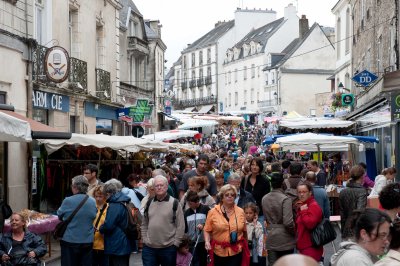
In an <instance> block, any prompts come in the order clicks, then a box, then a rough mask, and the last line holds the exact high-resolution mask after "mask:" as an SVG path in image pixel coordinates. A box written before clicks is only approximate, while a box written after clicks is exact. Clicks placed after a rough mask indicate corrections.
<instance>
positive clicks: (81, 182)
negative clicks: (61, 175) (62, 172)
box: [72, 175, 89, 194]
mask: <svg viewBox="0 0 400 266" xmlns="http://www.w3.org/2000/svg"><path fill="white" fill-rule="evenodd" d="M72 186H74V188H76V190H78V193H81V194H86V193H87V191H88V187H89V181H88V180H87V178H86V177H84V176H83V175H77V176H75V177H73V178H72Z"/></svg>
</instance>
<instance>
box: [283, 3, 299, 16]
mask: <svg viewBox="0 0 400 266" xmlns="http://www.w3.org/2000/svg"><path fill="white" fill-rule="evenodd" d="M283 13H284V18H285V19H289V18H290V17H295V16H297V11H296V7H295V6H294V5H293V4H289V5H288V6H287V7H285V9H284V12H283Z"/></svg>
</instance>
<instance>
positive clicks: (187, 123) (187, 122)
mask: <svg viewBox="0 0 400 266" xmlns="http://www.w3.org/2000/svg"><path fill="white" fill-rule="evenodd" d="M181 122H183V124H182V125H180V126H178V129H190V128H198V127H212V126H215V125H218V122H217V121H212V120H201V119H182V120H181Z"/></svg>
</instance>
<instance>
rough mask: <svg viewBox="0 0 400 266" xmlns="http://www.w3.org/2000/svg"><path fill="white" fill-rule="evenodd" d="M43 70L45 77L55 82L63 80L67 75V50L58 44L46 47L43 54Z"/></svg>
mask: <svg viewBox="0 0 400 266" xmlns="http://www.w3.org/2000/svg"><path fill="white" fill-rule="evenodd" d="M44 71H45V73H46V77H47V78H48V79H49V80H51V81H53V82H55V83H61V82H63V81H65V80H66V79H67V78H68V75H69V56H68V52H67V51H66V50H65V49H64V48H62V47H60V46H53V47H51V48H49V49H47V51H46V54H45V56H44Z"/></svg>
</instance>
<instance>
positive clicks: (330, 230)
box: [311, 218, 336, 247]
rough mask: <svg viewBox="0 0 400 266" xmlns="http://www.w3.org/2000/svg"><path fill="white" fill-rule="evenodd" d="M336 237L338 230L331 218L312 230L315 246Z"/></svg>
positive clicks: (323, 220)
mask: <svg viewBox="0 0 400 266" xmlns="http://www.w3.org/2000/svg"><path fill="white" fill-rule="evenodd" d="M335 239H336V231H335V228H334V227H333V225H332V224H331V222H330V221H329V219H326V218H324V219H322V221H321V222H320V223H319V224H318V225H317V226H316V227H315V228H314V229H313V230H312V232H311V242H312V244H313V246H315V247H320V246H323V245H325V244H328V243H329V242H332V241H333V240H335Z"/></svg>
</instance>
